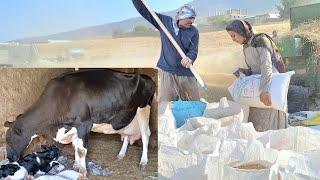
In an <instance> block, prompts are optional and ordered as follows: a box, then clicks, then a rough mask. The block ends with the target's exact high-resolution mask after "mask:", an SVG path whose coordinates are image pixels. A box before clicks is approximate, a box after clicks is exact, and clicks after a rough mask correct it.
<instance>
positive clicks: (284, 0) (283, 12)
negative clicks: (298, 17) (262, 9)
mask: <svg viewBox="0 0 320 180" xmlns="http://www.w3.org/2000/svg"><path fill="white" fill-rule="evenodd" d="M298 2H299V0H281V4H280V5H276V7H277V9H278V11H279V14H280V17H282V18H289V17H290V8H291V7H293V6H295V5H297V3H298Z"/></svg>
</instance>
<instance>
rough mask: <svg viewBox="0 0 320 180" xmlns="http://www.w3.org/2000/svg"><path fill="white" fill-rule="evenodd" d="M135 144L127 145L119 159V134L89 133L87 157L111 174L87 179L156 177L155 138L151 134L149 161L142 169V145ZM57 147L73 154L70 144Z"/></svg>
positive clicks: (122, 179) (65, 152)
mask: <svg viewBox="0 0 320 180" xmlns="http://www.w3.org/2000/svg"><path fill="white" fill-rule="evenodd" d="M136 144H138V145H136ZM136 144H134V145H132V146H130V145H129V146H128V149H127V153H126V156H125V158H124V159H123V160H119V159H118V158H117V155H118V153H119V151H120V149H121V146H122V142H121V140H120V135H104V134H99V133H91V135H90V138H89V148H88V155H87V158H89V159H90V160H93V161H95V162H97V164H98V165H100V166H102V167H104V168H108V169H109V170H111V171H112V174H111V176H108V177H102V176H89V179H90V180H100V179H101V180H102V179H119V180H126V179H156V178H157V177H158V148H157V139H155V137H154V136H151V139H150V144H149V151H148V158H149V163H148V165H147V167H146V168H145V169H144V170H141V169H140V168H139V162H140V157H141V154H142V146H140V145H141V144H142V143H141V142H140V143H139V142H137V143H136ZM58 147H60V148H62V151H63V153H64V154H72V155H73V154H74V150H73V147H72V145H58ZM71 157H72V156H71Z"/></svg>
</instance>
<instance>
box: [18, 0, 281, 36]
mask: <svg viewBox="0 0 320 180" xmlns="http://www.w3.org/2000/svg"><path fill="white" fill-rule="evenodd" d="M279 1H280V0H269V1H264V0H241V1H239V0H193V1H191V2H190V3H191V4H192V5H193V6H194V7H195V9H196V11H197V14H198V18H205V17H208V16H211V15H214V13H215V12H223V13H225V12H226V10H227V9H230V8H237V9H247V10H248V14H249V15H256V14H263V13H266V12H275V11H276V8H275V6H276V4H279ZM175 13H176V10H173V11H169V12H164V14H166V15H170V16H174V15H175ZM140 24H148V23H147V22H146V21H145V20H144V19H143V18H141V17H137V18H131V19H128V20H124V21H121V22H114V23H108V24H103V25H97V26H91V27H86V28H81V29H77V30H73V31H68V32H62V33H57V34H53V35H48V36H42V37H32V38H24V39H18V40H15V41H22V42H41V41H47V40H48V39H53V40H61V39H64V40H78V39H87V38H94V37H99V36H110V35H112V33H113V31H114V30H116V29H122V30H124V31H125V32H128V31H132V29H133V27H134V26H136V25H140ZM148 25H149V24H148Z"/></svg>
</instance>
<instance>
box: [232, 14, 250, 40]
mask: <svg viewBox="0 0 320 180" xmlns="http://www.w3.org/2000/svg"><path fill="white" fill-rule="evenodd" d="M226 30H227V31H233V32H236V33H238V34H240V35H241V36H243V37H245V38H246V41H245V43H246V42H247V41H248V40H249V39H250V38H251V37H252V36H253V31H252V27H251V25H250V23H248V22H247V21H244V20H238V19H236V20H233V21H232V22H231V23H230V24H228V25H227V27H226Z"/></svg>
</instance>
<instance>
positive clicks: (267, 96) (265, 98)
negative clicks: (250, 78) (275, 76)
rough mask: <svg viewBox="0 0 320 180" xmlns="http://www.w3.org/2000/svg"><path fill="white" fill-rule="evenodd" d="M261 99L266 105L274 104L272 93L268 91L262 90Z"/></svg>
mask: <svg viewBox="0 0 320 180" xmlns="http://www.w3.org/2000/svg"><path fill="white" fill-rule="evenodd" d="M260 101H261V102H262V103H263V104H264V105H266V106H271V105H272V103H271V98H270V94H269V93H267V92H262V93H261V94H260Z"/></svg>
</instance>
